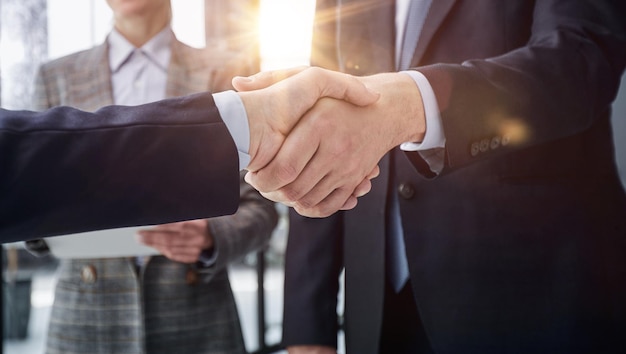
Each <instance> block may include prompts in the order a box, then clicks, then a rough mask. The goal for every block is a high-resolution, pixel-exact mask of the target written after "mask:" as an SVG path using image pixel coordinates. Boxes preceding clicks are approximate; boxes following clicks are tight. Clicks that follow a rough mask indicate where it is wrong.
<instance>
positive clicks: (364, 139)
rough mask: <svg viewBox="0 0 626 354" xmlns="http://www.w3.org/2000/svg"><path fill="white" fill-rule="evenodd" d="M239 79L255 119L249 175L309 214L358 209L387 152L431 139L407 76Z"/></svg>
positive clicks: (286, 74)
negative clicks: (358, 204) (425, 136)
mask: <svg viewBox="0 0 626 354" xmlns="http://www.w3.org/2000/svg"><path fill="white" fill-rule="evenodd" d="M233 86H234V87H235V89H237V90H238V91H239V95H240V97H241V99H242V101H243V103H244V106H245V108H246V112H247V114H248V120H249V124H250V150H249V151H250V156H251V161H250V164H249V166H248V167H247V170H248V171H249V172H248V173H247V175H246V181H247V182H248V183H249V184H251V185H252V186H253V187H254V188H256V189H257V190H258V191H259V192H261V193H262V194H263V196H265V197H266V198H268V199H271V200H273V201H276V202H281V203H284V204H286V205H288V206H291V207H293V208H294V209H295V210H296V211H297V212H298V213H299V214H302V215H304V216H309V217H325V216H328V215H331V214H333V213H334V212H336V211H337V210H348V209H352V208H354V207H355V206H356V205H357V198H358V197H360V196H363V195H365V194H366V193H368V192H369V191H370V189H371V182H370V180H371V179H372V178H375V177H377V176H378V174H379V168H378V162H379V161H380V159H381V158H382V157H383V155H384V154H385V153H386V152H387V151H389V150H390V149H392V148H393V147H395V146H397V145H399V144H400V143H402V142H404V141H421V139H422V138H423V132H424V124H423V113H422V109H421V99H419V91H418V90H417V86H416V85H415V83H414V82H413V81H412V79H411V78H410V77H409V76H407V75H403V74H397V73H390V74H379V75H374V76H369V77H355V76H351V75H347V74H342V73H338V72H333V71H329V70H324V69H321V68H315V67H310V68H294V69H287V70H278V71H268V72H261V73H259V74H256V75H254V76H251V77H248V78H241V77H238V78H235V79H233ZM408 97H410V98H411V99H406V100H405V99H404V98H408ZM416 97H417V98H418V99H417V100H416V99H415V98H416ZM403 101H407V102H406V104H405V103H403ZM409 103H410V104H409ZM420 114H421V117H422V119H415V118H416V117H418V118H419V117H420Z"/></svg>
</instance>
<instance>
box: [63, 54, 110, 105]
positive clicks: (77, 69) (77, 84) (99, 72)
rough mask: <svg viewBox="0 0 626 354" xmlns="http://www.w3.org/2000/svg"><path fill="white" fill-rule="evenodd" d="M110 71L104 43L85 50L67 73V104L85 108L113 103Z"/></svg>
mask: <svg viewBox="0 0 626 354" xmlns="http://www.w3.org/2000/svg"><path fill="white" fill-rule="evenodd" d="M110 72H111V70H110V68H109V60H108V46H107V44H106V43H104V44H101V45H99V46H97V47H94V48H93V49H91V50H88V51H85V52H84V55H81V56H79V57H78V58H77V59H76V62H75V63H74V70H72V71H70V73H69V74H68V79H67V80H68V85H67V87H68V90H69V92H68V104H70V105H73V106H75V107H77V108H81V109H85V110H96V109H98V108H100V107H102V106H106V105H111V104H113V89H112V87H111V74H110Z"/></svg>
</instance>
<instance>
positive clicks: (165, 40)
mask: <svg viewBox="0 0 626 354" xmlns="http://www.w3.org/2000/svg"><path fill="white" fill-rule="evenodd" d="M173 37H174V33H173V32H172V30H171V28H170V27H169V26H168V27H165V28H164V29H163V30H161V32H159V33H157V34H156V35H155V36H154V37H152V38H151V39H150V40H149V41H148V42H146V44H144V45H143V46H142V47H141V48H140V49H141V50H142V51H143V52H144V53H145V54H146V56H147V57H148V58H150V60H151V61H153V62H154V63H155V64H157V65H158V66H159V67H160V68H161V69H163V70H167V66H168V64H169V61H170V56H171V49H170V43H172V38H173ZM107 41H108V44H109V66H110V68H111V72H112V73H115V72H116V71H118V70H119V68H120V67H121V66H122V65H123V64H124V63H125V62H126V60H127V59H128V58H129V57H130V55H131V54H132V53H133V51H134V50H135V49H136V48H135V46H133V45H132V44H131V43H130V42H129V41H128V40H127V39H126V38H124V36H123V35H122V34H121V33H119V32H118V31H117V30H116V29H115V28H113V30H111V33H109V35H108V37H107Z"/></svg>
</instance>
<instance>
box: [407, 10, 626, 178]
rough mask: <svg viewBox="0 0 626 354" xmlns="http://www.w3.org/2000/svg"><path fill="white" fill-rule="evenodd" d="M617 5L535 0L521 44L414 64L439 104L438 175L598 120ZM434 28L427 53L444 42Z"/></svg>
mask: <svg viewBox="0 0 626 354" xmlns="http://www.w3.org/2000/svg"><path fill="white" fill-rule="evenodd" d="M624 8H625V5H624V4H623V3H621V2H619V1H562V0H551V1H537V2H535V5H534V9H532V12H531V13H529V14H528V16H530V17H531V18H532V21H530V23H532V25H531V27H530V28H529V37H528V39H527V40H526V39H523V40H525V41H526V43H525V44H522V45H521V46H519V47H517V48H514V49H512V50H510V51H508V52H506V53H504V54H502V55H499V56H494V57H490V58H486V59H475V60H467V61H464V62H463V63H461V64H434V65H429V66H423V67H418V68H416V69H417V70H419V71H421V72H422V73H423V74H424V75H425V76H426V77H427V79H428V81H429V82H430V83H431V85H432V87H433V90H434V91H435V95H436V96H437V100H438V104H439V108H440V111H441V115H442V122H443V128H444V131H445V135H446V160H447V167H446V168H445V169H444V174H445V173H446V171H450V170H451V169H455V168H458V167H460V166H464V165H466V164H469V163H474V162H478V161H481V160H482V159H483V158H491V157H492V156H494V155H496V156H497V155H499V154H501V153H509V152H512V151H519V150H523V149H528V148H532V147H533V146H537V145H541V144H545V143H550V142H556V141H559V140H560V139H564V138H568V137H571V136H575V135H577V134H581V133H582V132H584V131H585V130H588V129H590V127H592V126H594V124H596V123H598V122H597V121H598V120H599V119H606V117H607V116H608V111H609V110H610V104H611V101H612V100H613V99H614V97H615V95H616V92H617V89H618V87H619V80H620V77H621V73H622V71H623V69H624V64H625V62H626V36H625V34H624V33H625V32H626V31H625V29H624V23H625V22H624V20H623V19H624V16H625V15H626V11H624ZM518 16H524V14H519V15H518ZM440 35H441V36H442V38H441V40H440V41H439V42H438V43H434V44H433V47H432V48H431V51H432V52H434V53H436V52H437V48H438V46H441V48H443V46H445V45H446V43H445V42H446V41H445V38H447V37H445V36H446V34H445V31H444V33H441V34H440ZM433 48H434V49H433ZM442 50H443V49H442Z"/></svg>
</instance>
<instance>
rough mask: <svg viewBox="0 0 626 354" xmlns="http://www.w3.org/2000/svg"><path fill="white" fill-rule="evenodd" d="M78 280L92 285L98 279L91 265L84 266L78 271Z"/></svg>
mask: <svg viewBox="0 0 626 354" xmlns="http://www.w3.org/2000/svg"><path fill="white" fill-rule="evenodd" d="M80 278H81V279H82V280H83V282H84V283H86V284H93V283H95V282H96V279H98V274H97V273H96V268H95V267H94V266H92V265H88V266H84V267H83V269H82V270H81V271H80Z"/></svg>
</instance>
